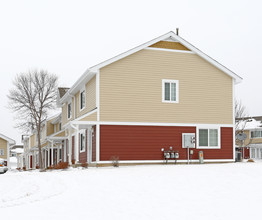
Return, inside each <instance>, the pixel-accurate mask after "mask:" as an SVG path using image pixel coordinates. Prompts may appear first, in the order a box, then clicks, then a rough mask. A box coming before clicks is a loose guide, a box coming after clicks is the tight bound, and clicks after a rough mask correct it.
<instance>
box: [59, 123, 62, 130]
mask: <svg viewBox="0 0 262 220" xmlns="http://www.w3.org/2000/svg"><path fill="white" fill-rule="evenodd" d="M61 130H62V123H61V122H59V131H61Z"/></svg>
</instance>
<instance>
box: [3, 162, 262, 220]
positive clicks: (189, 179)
mask: <svg viewBox="0 0 262 220" xmlns="http://www.w3.org/2000/svg"><path fill="white" fill-rule="evenodd" d="M261 166H262V163H231V164H209V165H207V164H204V165H155V166H153V165H152V166H130V167H120V168H112V167H110V168H89V169H86V170H81V169H71V170H69V171H52V172H44V173H42V172H37V171H34V172H17V173H15V172H8V173H6V174H4V175H1V176H0V179H1V181H0V213H1V218H2V219H38V220H46V219H80V218H83V219H96V220H97V219H98V220H99V219H121V220H122V219H143V220H144V219H150V220H155V219H165V220H166V219H167V220H169V219H204V220H205V219H206V220H207V219H208V220H210V219H212V220H216V219H250V217H251V215H252V218H255V219H258V218H260V217H259V216H261V212H260V204H261V203H260V202H261V197H262V191H261V190H258V189H260V187H261V185H262V169H261V168H262V167H261ZM239 201H242V204H243V207H245V208H241V207H242V205H241V204H240V203H239ZM247 204H248V205H247Z"/></svg>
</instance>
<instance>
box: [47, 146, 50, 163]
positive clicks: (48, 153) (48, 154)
mask: <svg viewBox="0 0 262 220" xmlns="http://www.w3.org/2000/svg"><path fill="white" fill-rule="evenodd" d="M47 150H48V151H47V156H48V160H47V161H48V164H47V166H48V167H50V147H47Z"/></svg>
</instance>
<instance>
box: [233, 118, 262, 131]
mask: <svg viewBox="0 0 262 220" xmlns="http://www.w3.org/2000/svg"><path fill="white" fill-rule="evenodd" d="M238 127H239V129H241V130H242V129H243V130H250V129H257V128H261V129H262V123H261V121H259V120H256V119H254V118H251V119H248V120H242V121H241V122H240V123H239V125H238Z"/></svg>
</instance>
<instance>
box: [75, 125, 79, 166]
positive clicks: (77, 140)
mask: <svg viewBox="0 0 262 220" xmlns="http://www.w3.org/2000/svg"><path fill="white" fill-rule="evenodd" d="M75 159H76V163H78V162H79V125H77V126H76V137H75Z"/></svg>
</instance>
